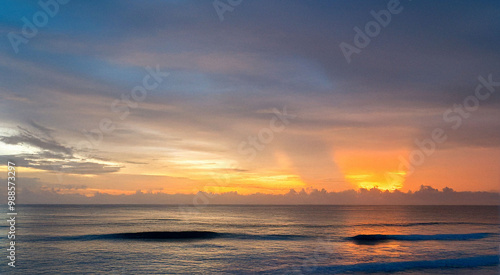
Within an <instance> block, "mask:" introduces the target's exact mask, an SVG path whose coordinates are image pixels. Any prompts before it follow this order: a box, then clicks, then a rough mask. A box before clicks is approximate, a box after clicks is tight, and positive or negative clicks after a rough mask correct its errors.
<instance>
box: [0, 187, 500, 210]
mask: <svg viewBox="0 0 500 275" xmlns="http://www.w3.org/2000/svg"><path fill="white" fill-rule="evenodd" d="M61 188H62V189H61ZM85 188H86V186H69V187H68V186H65V187H61V186H44V187H43V188H42V187H37V186H35V187H33V186H30V187H28V186H26V187H24V188H23V189H22V191H21V192H20V193H19V195H18V198H19V203H22V204H75V203H78V204H169V205H172V204H174V205H176V204H177V205H178V204H182V205H185V206H191V207H193V211H196V207H201V208H202V207H205V206H207V205H211V204H213V205H220V204H231V205H235V204H241V205H249V204H266V205H267V204H270V205H292V204H307V205H458V204H460V205H500V193H496V192H456V191H454V190H453V189H451V188H447V187H446V188H444V189H443V190H441V191H440V190H437V189H435V188H432V187H431V186H423V185H422V186H421V187H420V189H419V190H417V191H415V192H411V191H409V192H407V193H405V192H400V191H394V192H389V191H381V190H378V189H371V190H366V189H360V190H359V191H355V190H346V191H343V192H327V191H326V190H324V189H323V190H318V189H311V190H309V191H305V190H304V189H302V190H300V191H299V192H297V191H295V190H290V191H289V192H288V193H287V194H284V195H265V194H259V193H257V194H251V195H240V194H238V193H236V192H229V193H223V194H211V193H205V192H199V193H197V194H165V193H153V192H148V193H143V192H141V191H137V192H135V193H134V194H130V195H110V194H104V193H99V192H95V193H94V194H93V196H84V195H79V194H63V193H62V192H65V191H66V190H68V189H85ZM2 192H5V190H2V191H1V192H0V195H2ZM5 199H6V196H1V200H5ZM194 201H197V202H198V203H197V204H193V202H194ZM201 202H202V203H201Z"/></svg>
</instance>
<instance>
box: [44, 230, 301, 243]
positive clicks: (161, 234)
mask: <svg viewBox="0 0 500 275" xmlns="http://www.w3.org/2000/svg"><path fill="white" fill-rule="evenodd" d="M214 238H223V239H240V240H274V241H281V240H282V241H286V240H300V239H304V238H308V237H307V236H301V235H280V234H270V235H254V234H238V233H217V232H212V231H152V232H130V233H113V234H101V235H81V236H64V237H50V238H49V239H50V240H60V241H69V240H81V241H91V240H144V241H147V240H156V241H182V240H204V239H214Z"/></svg>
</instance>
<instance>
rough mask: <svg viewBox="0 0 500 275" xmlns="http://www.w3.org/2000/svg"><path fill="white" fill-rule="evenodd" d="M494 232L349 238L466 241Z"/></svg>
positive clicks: (359, 240) (370, 241)
mask: <svg viewBox="0 0 500 275" xmlns="http://www.w3.org/2000/svg"><path fill="white" fill-rule="evenodd" d="M490 235H492V233H471V234H436V235H382V234H372V235H356V236H354V237H350V238H348V239H349V240H352V241H354V242H356V243H357V244H377V243H380V242H385V241H465V240H478V239H484V238H486V237H488V236H490Z"/></svg>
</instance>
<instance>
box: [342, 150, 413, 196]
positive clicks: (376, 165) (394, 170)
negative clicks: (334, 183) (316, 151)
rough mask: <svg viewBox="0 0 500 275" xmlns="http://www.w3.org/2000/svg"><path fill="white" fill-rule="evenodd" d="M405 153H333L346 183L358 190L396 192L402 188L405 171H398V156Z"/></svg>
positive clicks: (373, 151) (349, 151)
mask: <svg viewBox="0 0 500 275" xmlns="http://www.w3.org/2000/svg"><path fill="white" fill-rule="evenodd" d="M407 154H408V152H405V151H375V150H372V151H356V150H346V151H337V152H335V160H336V162H337V165H338V166H339V167H340V170H341V171H342V173H343V174H344V177H345V179H346V181H348V182H350V183H351V184H353V185H354V186H355V187H358V188H367V189H371V188H374V187H377V188H379V189H382V190H396V189H400V188H402V187H403V184H404V180H405V176H406V174H407V171H402V170H399V169H400V168H399V166H400V165H399V160H398V156H401V155H402V156H406V155H407Z"/></svg>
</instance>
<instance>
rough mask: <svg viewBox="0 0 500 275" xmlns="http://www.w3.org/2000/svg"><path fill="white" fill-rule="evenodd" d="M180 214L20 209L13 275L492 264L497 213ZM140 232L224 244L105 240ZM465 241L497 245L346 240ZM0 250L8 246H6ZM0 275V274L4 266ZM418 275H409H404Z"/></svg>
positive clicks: (342, 209) (359, 209) (433, 209)
mask: <svg viewBox="0 0 500 275" xmlns="http://www.w3.org/2000/svg"><path fill="white" fill-rule="evenodd" d="M180 209H182V208H179V207H178V206H24V207H20V209H19V215H18V228H19V231H18V237H17V238H18V246H17V250H18V251H17V253H18V258H17V264H18V266H17V267H16V269H15V271H16V273H19V274H29V273H30V271H31V272H34V271H36V272H35V273H44V272H47V273H49V272H55V273H87V272H106V273H109V272H113V273H115V274H138V273H142V274H155V273H156V274H174V273H190V274H196V273H199V274H207V273H219V272H222V273H238V274H242V273H255V272H264V273H274V272H276V273H287V272H288V273H297V274H300V273H321V272H324V273H332V270H342V269H341V268H338V269H329V270H327V271H325V269H324V268H323V267H325V266H334V267H335V268H336V267H337V266H349V265H356V264H360V263H377V262H401V261H405V262H406V261H410V262H411V261H424V260H426V261H430V260H436V259H450V258H467V257H473V256H479V255H494V254H498V244H499V242H498V240H499V239H498V233H499V226H498V214H499V213H498V212H499V211H498V208H497V207H473V206H471V207H465V206H464V207H457V206H439V207H438V206H207V207H203V208H199V209H195V210H196V211H188V212H186V211H180ZM2 218H3V217H2ZM146 231H212V232H216V233H221V235H220V236H219V237H215V238H210V239H197V240H182V241H180V240H137V239H120V238H105V237H104V235H105V234H113V233H132V232H146ZM226 233H227V235H224V234H226ZM469 233H496V235H490V236H488V237H486V238H481V239H475V240H448V241H436V240H431V241H386V242H380V243H376V244H367V245H362V244H358V243H355V242H353V241H351V240H349V239H347V238H348V237H352V236H356V235H361V234H366V235H370V234H385V235H415V234H424V235H433V234H469ZM90 236H92V237H90ZM62 237H75V238H73V239H72V238H62ZM2 245H3V246H5V245H6V239H5V238H2ZM487 259H489V258H487ZM478 265H479V266H478V267H475V268H474V272H475V274H481V273H483V274H488V273H491V272H494V273H496V272H497V271H496V270H497V267H495V266H482V265H480V264H478ZM363 268H364V267H363ZM0 271H1V272H2V273H3V272H5V271H6V263H5V264H4V265H3V266H2V267H0ZM8 271H12V270H11V269H9V270H8ZM417 271H418V270H414V269H408V270H405V271H402V272H403V273H402V274H410V273H411V272H417ZM434 271H435V270H434ZM453 271H454V273H450V274H456V273H461V272H463V273H462V274H468V273H467V272H470V269H467V268H462V269H453ZM339 272H340V271H339ZM430 272H431V273H432V271H430ZM443 272H444V273H446V272H449V270H447V269H442V268H441V269H439V273H443ZM478 272H479V273H478ZM415 274H419V273H415Z"/></svg>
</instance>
